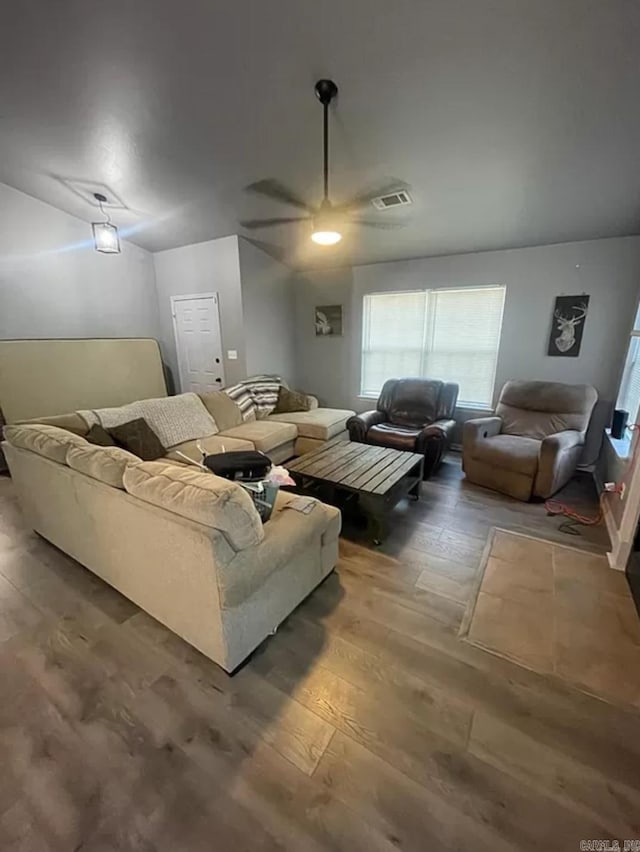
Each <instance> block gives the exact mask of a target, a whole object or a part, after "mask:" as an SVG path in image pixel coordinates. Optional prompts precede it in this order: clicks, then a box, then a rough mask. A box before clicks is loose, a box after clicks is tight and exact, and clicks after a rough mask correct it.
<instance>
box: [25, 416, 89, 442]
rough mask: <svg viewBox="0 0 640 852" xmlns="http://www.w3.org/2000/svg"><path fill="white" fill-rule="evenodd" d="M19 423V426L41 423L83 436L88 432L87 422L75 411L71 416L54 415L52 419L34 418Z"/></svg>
mask: <svg viewBox="0 0 640 852" xmlns="http://www.w3.org/2000/svg"><path fill="white" fill-rule="evenodd" d="M19 423H20V425H24V424H27V423H29V424H32V423H42V424H44V425H46V426H58V427H59V428H60V429H67V430H68V431H69V432H75V433H76V435H83V436H84V435H86V434H87V432H88V431H89V426H88V425H87V421H86V420H85V419H84V418H83V417H81V416H80V415H79V414H77V413H76V412H75V411H72V412H71V414H55V415H54V416H53V417H34V418H32V419H31V420H21V421H19Z"/></svg>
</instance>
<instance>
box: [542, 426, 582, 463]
mask: <svg viewBox="0 0 640 852" xmlns="http://www.w3.org/2000/svg"><path fill="white" fill-rule="evenodd" d="M583 444H584V436H583V434H582V432H576V431H575V430H574V429H566V430H565V431H564V432H556V433H555V434H554V435H547V437H546V438H544V439H543V441H542V444H541V445H540V457H541V458H542V456H544V455H554V456H556V455H557V454H558V453H561V452H562V451H563V450H570V449H572V448H573V447H581V446H582V445H583Z"/></svg>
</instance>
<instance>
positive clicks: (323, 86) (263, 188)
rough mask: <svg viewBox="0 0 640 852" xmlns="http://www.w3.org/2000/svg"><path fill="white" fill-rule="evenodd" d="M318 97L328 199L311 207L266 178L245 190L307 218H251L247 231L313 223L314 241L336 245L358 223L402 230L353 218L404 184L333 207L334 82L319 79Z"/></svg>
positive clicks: (394, 225)
mask: <svg viewBox="0 0 640 852" xmlns="http://www.w3.org/2000/svg"><path fill="white" fill-rule="evenodd" d="M315 93H316V97H317V98H318V100H319V101H320V103H321V104H322V108H323V118H324V121H323V174H324V198H323V199H322V202H321V203H320V205H319V206H318V207H314V206H312V205H311V204H307V202H306V201H303V200H302V199H301V198H298V196H297V195H296V194H295V193H294V192H292V191H291V190H290V189H288V188H287V187H286V186H284V185H283V184H281V183H280V182H279V181H277V180H274V179H273V178H266V179H265V180H259V181H257V182H256V183H252V184H250V185H249V186H247V187H245V189H246V190H247V191H248V192H254V193H256V194H258V195H266V196H267V198H272V199H274V200H275V201H280V202H282V203H284V204H289V205H291V206H292V207H298V208H299V209H301V210H304V211H305V213H306V214H307V215H306V216H280V217H277V218H273V219H249V220H245V221H241V222H240V224H241V225H242V226H243V227H244V228H249V229H254V228H271V227H273V226H274V225H290V224H293V223H297V222H311V223H312V227H313V231H312V233H311V239H312V240H313V241H314V242H316V243H318V244H319V245H324V246H327V245H334V244H335V243H337V242H340V240H341V239H342V233H341V230H340V229H341V227H342V226H343V225H344V224H348V223H354V224H357V225H364V226H365V227H368V228H384V229H388V228H398V227H402V225H403V224H404V222H398V221H395V222H378V221H375V220H368V219H359V218H352V214H353V213H356V212H357V211H358V210H360V209H362V208H363V207H366V206H367V205H368V204H369V203H370V202H371V201H373V199H374V198H377V197H378V196H381V195H387V194H389V193H392V192H397V191H398V189H399V188H400V187H406V184H404V183H403V182H402V181H397V180H396V181H394V182H393V184H388V185H386V186H382V187H378V188H377V189H376V190H374V191H371V192H364V193H362V194H360V195H357V196H356V197H355V198H352V199H351V200H350V201H347V202H346V203H344V204H332V203H331V201H330V199H329V104H330V103H331V101H332V100H333V99H334V98H335V96H336V95H337V94H338V87H337V86H336V84H335V83H334V82H333V80H318V82H317V83H316V85H315Z"/></svg>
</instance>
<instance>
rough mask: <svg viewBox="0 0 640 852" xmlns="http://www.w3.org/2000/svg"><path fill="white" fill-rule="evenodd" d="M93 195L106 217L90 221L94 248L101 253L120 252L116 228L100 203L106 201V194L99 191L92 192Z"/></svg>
mask: <svg viewBox="0 0 640 852" xmlns="http://www.w3.org/2000/svg"><path fill="white" fill-rule="evenodd" d="M93 197H94V198H95V200H96V201H97V202H98V207H99V208H100V212H101V213H102V215H103V216H105V217H106V218H105V220H104V222H92V223H91V227H92V228H93V242H94V245H95V249H96V251H99V252H102V253H103V254H120V239H119V237H118V229H117V228H116V226H115V225H113V224H112V222H111V216H109V214H108V213H105V211H104V208H103V207H102V205H103V204H104V203H105V202H106V200H107V197H106V195H102V193H100V192H94V193H93Z"/></svg>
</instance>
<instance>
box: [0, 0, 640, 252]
mask: <svg viewBox="0 0 640 852" xmlns="http://www.w3.org/2000/svg"><path fill="white" fill-rule="evenodd" d="M321 76H330V77H333V79H335V80H336V82H337V83H338V86H339V87H340V95H339V99H338V102H337V105H336V108H335V112H334V115H333V125H332V148H333V150H332V162H333V177H332V187H333V189H332V195H333V197H334V200H335V201H340V200H343V199H345V198H348V197H349V196H351V195H352V194H354V193H355V192H356V191H358V190H360V189H361V188H363V187H370V186H372V185H375V184H377V183H378V182H385V181H386V179H387V178H388V177H390V176H392V177H397V178H401V179H403V180H406V181H407V182H408V183H409V184H410V186H411V191H412V194H413V197H414V199H415V204H414V206H413V207H412V208H408V214H409V215H410V217H411V224H410V225H409V226H407V227H406V228H404V229H402V230H398V231H370V232H369V231H364V230H362V229H353V230H352V231H351V232H350V233H349V234H347V237H346V239H345V240H344V242H343V244H341V245H340V246H338V247H335V248H329V249H322V248H319V247H316V246H315V245H314V244H312V243H311V241H310V240H309V234H308V231H306V230H305V228H304V226H294V227H291V228H277V229H271V230H269V231H261V232H253V233H252V234H249V233H246V232H243V231H242V230H241V229H240V228H239V225H238V219H242V218H250V217H257V216H279V215H295V213H296V211H295V210H294V209H292V208H288V207H286V206H281V205H279V204H277V203H276V202H270V201H269V200H263V199H260V198H256V197H251V196H249V195H247V194H245V193H243V191H242V187H243V186H245V185H246V184H248V183H250V182H252V181H255V180H258V179H260V178H264V177H274V178H278V179H279V180H281V181H283V182H285V183H286V184H288V185H290V186H291V187H292V188H293V189H295V190H296V191H297V193H298V194H300V195H302V196H304V197H305V198H307V199H309V200H311V201H313V202H317V201H319V199H320V195H321V174H320V169H321V118H322V113H321V107H320V105H319V104H318V102H317V100H316V99H315V97H314V94H313V84H314V82H315V80H316V79H317V78H318V77H321ZM639 93H640V3H638V2H636V0H316V1H315V2H311V0H226V2H223V0H180V2H176V0H108V2H101V3H98V2H87V0H56V2H52V0H19V2H12V3H9V2H7V3H5V4H4V6H3V11H2V24H1V29H0V181H3V182H5V183H8V184H10V185H12V186H15V187H17V188H18V189H21V190H23V191H25V192H27V193H30V194H32V195H34V196H36V197H37V198H41V199H43V200H45V201H48V202H50V203H51V204H54V205H56V206H57V207H60V208H62V209H64V210H67V211H69V212H70V213H73V214H75V215H77V216H80V217H81V218H83V219H86V220H87V221H91V219H92V218H95V210H93V209H91V207H90V206H89V205H88V204H87V203H86V201H83V200H82V199H81V198H80V197H79V196H78V195H77V194H75V193H74V192H73V191H72V190H71V189H70V188H69V187H68V186H67V185H66V184H65V183H64V181H68V180H80V181H95V182H96V183H101V184H106V185H107V186H108V187H110V188H111V189H112V191H113V192H114V193H115V194H116V195H117V196H119V198H121V199H122V201H123V202H124V203H125V204H126V205H127V206H128V208H129V210H128V211H115V212H114V220H115V221H116V222H117V223H118V224H119V225H121V226H123V227H125V228H126V227H127V226H131V228H132V230H131V232H130V234H129V239H131V240H132V241H133V242H136V243H138V244H139V245H141V246H144V247H145V248H148V249H151V250H159V249H165V248H171V247H173V246H178V245H184V244H187V243H193V242H199V241H202V240H207V239H211V238H213V237H218V236H223V235H227V234H230V233H238V232H240V233H246V235H247V236H254V237H257V238H258V239H260V240H263V241H264V242H266V243H269V244H270V245H271V246H272V247H273V248H274V250H275V251H281V252H284V253H285V254H286V257H287V258H288V259H289V260H290V261H291V262H294V263H297V264H301V265H315V264H317V263H320V262H322V259H323V258H324V259H325V260H328V261H330V262H331V263H336V262H338V263H344V262H345V261H349V260H351V261H353V262H372V261H377V260H391V259H398V258H403V257H415V256H424V255H433V254H448V253H457V252H468V251H476V250H485V249H494V248H508V247H515V246H522V245H537V244H542V243H550V242H562V241H567V240H575V239H589V238H596V237H606V236H618V235H626V234H637V233H640V110H639V109H638V102H639ZM405 215H407V214H406V212H405V210H402V211H393V212H385V213H376V212H375V211H374V210H373V208H372V209H371V218H375V217H390V218H393V217H394V216H398V217H404V216H405Z"/></svg>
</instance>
